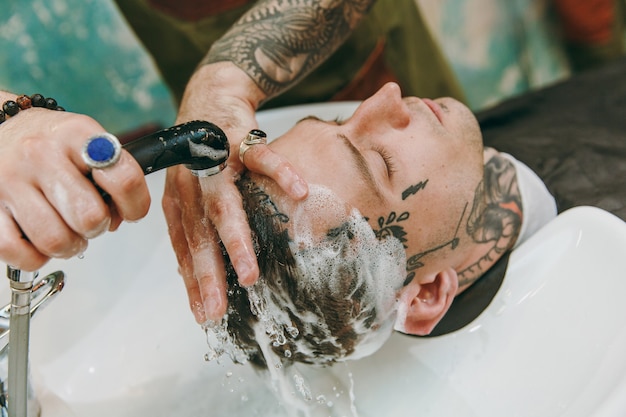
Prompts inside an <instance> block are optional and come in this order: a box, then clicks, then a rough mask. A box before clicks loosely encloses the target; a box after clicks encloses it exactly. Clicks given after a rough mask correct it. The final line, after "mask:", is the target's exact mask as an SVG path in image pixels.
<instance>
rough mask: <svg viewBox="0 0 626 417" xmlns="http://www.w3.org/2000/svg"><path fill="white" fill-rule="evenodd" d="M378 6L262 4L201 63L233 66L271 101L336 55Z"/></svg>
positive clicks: (362, 0)
mask: <svg viewBox="0 0 626 417" xmlns="http://www.w3.org/2000/svg"><path fill="white" fill-rule="evenodd" d="M374 1H375V0H330V1H329V0H262V1H259V2H258V3H257V4H256V5H255V6H254V7H253V8H252V9H250V10H249V11H248V12H247V13H246V14H244V15H243V16H242V17H241V19H239V21H238V22H236V23H235V24H234V25H233V26H232V27H231V29H230V30H229V31H228V32H227V33H226V34H225V35H224V36H223V37H222V38H221V39H219V40H218V41H217V42H215V44H213V46H212V47H211V50H210V51H209V53H208V55H207V56H206V58H205V59H204V60H203V61H202V63H201V64H202V65H206V64H210V63H213V62H220V61H231V62H232V63H234V64H235V65H237V66H238V67H239V68H241V69H242V70H243V71H244V72H245V73H247V74H248V75H249V76H250V77H251V78H252V79H253V80H254V82H255V83H256V84H257V85H258V86H259V88H261V90H262V91H263V92H264V93H265V94H266V95H267V97H268V98H269V97H272V96H274V95H276V94H279V93H280V92H282V91H284V90H286V89H287V88H289V87H290V86H292V85H293V84H295V83H296V82H297V81H298V80H300V79H301V78H303V77H304V76H305V75H306V74H308V73H309V72H310V71H312V70H313V69H314V68H315V67H317V65H319V64H320V63H321V62H323V61H324V60H325V59H326V58H327V57H328V56H329V55H331V54H332V53H333V52H334V51H335V50H336V49H337V48H338V47H339V46H340V45H341V44H342V43H343V41H344V40H345V39H346V38H347V37H348V35H349V34H350V33H351V32H352V30H353V29H354V28H355V26H356V25H357V23H358V22H359V21H360V20H361V19H362V18H363V16H364V15H365V14H367V12H368V11H369V9H370V7H371V6H372V4H373V3H374Z"/></svg>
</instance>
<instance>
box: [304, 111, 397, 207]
mask: <svg viewBox="0 0 626 417" xmlns="http://www.w3.org/2000/svg"><path fill="white" fill-rule="evenodd" d="M308 120H312V121H316V122H321V123H332V122H328V121H327V120H323V119H320V118H319V117H317V116H313V115H310V116H306V117H303V118H302V119H300V120H298V121H297V122H296V124H298V123H301V122H305V121H308ZM335 123H337V124H338V125H341V124H342V123H341V122H339V121H337V120H336V121H335ZM337 137H338V138H339V139H341V141H340V143H342V144H343V145H344V146H345V147H346V148H347V149H348V151H349V152H350V155H351V156H352V161H353V163H354V166H355V167H356V168H357V171H359V173H360V174H361V179H362V180H363V181H364V182H365V183H366V184H367V185H368V186H369V187H370V189H372V191H373V192H374V195H375V196H376V198H377V200H378V201H379V202H382V201H385V198H384V197H383V192H382V190H381V188H380V186H379V184H378V182H376V179H375V178H374V174H373V173H372V170H371V169H370V166H369V164H368V163H367V160H366V159H365V158H364V157H363V154H362V153H361V152H360V151H359V150H358V149H357V148H356V146H354V145H353V144H352V141H350V139H348V137H347V136H346V135H343V134H341V133H339V134H337Z"/></svg>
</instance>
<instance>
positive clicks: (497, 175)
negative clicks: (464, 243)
mask: <svg viewBox="0 0 626 417" xmlns="http://www.w3.org/2000/svg"><path fill="white" fill-rule="evenodd" d="M475 196H476V198H475V199H474V205H473V207H472V211H471V213H470V217H469V220H468V223H467V233H468V234H469V235H470V236H471V237H472V239H473V240H474V242H475V243H477V244H485V245H486V246H485V247H486V250H485V254H484V255H483V256H481V257H480V258H479V259H478V260H477V261H476V262H475V263H473V264H472V265H470V266H469V267H467V268H466V269H464V270H463V271H460V272H459V287H464V286H467V285H470V284H472V283H473V282H474V281H476V280H477V279H478V278H479V277H480V276H481V275H482V274H483V273H484V272H485V271H486V270H487V269H489V268H490V267H491V266H492V265H493V264H494V263H495V262H496V261H497V260H498V259H499V258H500V256H501V255H502V254H503V253H504V252H505V251H507V250H508V249H510V248H511V247H513V245H514V244H515V241H516V240H517V237H518V235H519V232H520V229H521V227H522V218H523V215H522V200H521V196H520V192H519V188H518V185H517V175H516V171H515V167H514V166H513V164H512V163H511V162H510V161H509V160H508V159H506V158H504V157H503V156H501V155H495V156H494V157H492V158H491V159H490V160H489V161H488V162H487V163H486V164H485V175H484V180H483V181H482V182H481V183H480V184H479V186H478V187H477V189H476V193H475Z"/></svg>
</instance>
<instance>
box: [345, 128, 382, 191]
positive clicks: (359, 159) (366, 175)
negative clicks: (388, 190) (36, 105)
mask: <svg viewBox="0 0 626 417" xmlns="http://www.w3.org/2000/svg"><path fill="white" fill-rule="evenodd" d="M337 137H338V138H339V139H341V143H343V144H344V145H345V146H346V147H347V148H348V150H349V151H350V155H352V160H353V162H354V165H355V166H356V168H357V170H358V171H359V173H360V174H361V178H362V179H363V181H364V182H365V183H366V184H367V185H368V186H369V187H370V188H371V189H372V190H373V191H374V195H375V196H376V198H377V199H378V201H385V198H384V197H383V192H382V190H381V189H380V186H379V185H378V183H377V182H376V179H375V178H374V174H372V170H371V169H370V167H369V164H368V163H367V161H366V160H365V158H364V157H363V154H362V153H361V152H360V151H359V150H358V149H357V148H356V147H355V146H354V145H353V144H352V142H351V141H350V139H348V137H347V136H345V135H342V134H338V135H337Z"/></svg>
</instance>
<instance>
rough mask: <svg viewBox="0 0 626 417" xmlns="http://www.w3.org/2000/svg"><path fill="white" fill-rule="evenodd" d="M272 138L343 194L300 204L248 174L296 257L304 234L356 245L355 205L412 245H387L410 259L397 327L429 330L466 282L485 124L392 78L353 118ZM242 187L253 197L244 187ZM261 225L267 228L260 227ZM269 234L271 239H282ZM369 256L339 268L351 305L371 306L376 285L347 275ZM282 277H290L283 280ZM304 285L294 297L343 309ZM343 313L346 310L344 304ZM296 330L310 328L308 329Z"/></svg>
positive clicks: (312, 179)
mask: <svg viewBox="0 0 626 417" xmlns="http://www.w3.org/2000/svg"><path fill="white" fill-rule="evenodd" d="M270 146H271V147H272V148H273V150H274V151H275V152H278V153H280V154H282V155H284V156H285V157H287V158H288V159H289V160H290V161H291V163H292V164H294V166H295V167H296V169H298V171H299V173H300V174H301V175H302V176H303V177H304V179H305V180H306V181H307V182H308V183H309V184H317V185H319V186H321V187H323V188H324V189H327V190H328V191H329V192H330V194H332V195H333V196H334V198H336V199H337V201H340V202H341V204H339V205H338V206H334V208H333V209H329V208H328V207H325V206H324V205H323V204H321V205H319V204H317V205H316V204H312V205H311V202H310V201H309V200H307V201H306V202H304V203H298V202H294V201H292V200H290V199H289V198H287V197H286V196H285V195H284V194H283V193H282V192H281V190H280V188H279V187H278V186H277V185H276V184H275V183H273V182H271V181H270V180H269V179H267V178H265V177H261V176H257V175H252V174H251V175H250V178H251V179H252V184H254V187H258V189H259V190H262V194H263V195H264V196H268V197H267V198H268V199H269V198H270V197H269V196H271V204H270V205H269V206H268V207H270V208H272V209H273V210H275V213H274V214H273V215H272V216H273V217H274V219H279V218H281V217H282V216H284V217H282V218H283V219H285V220H286V221H285V222H284V224H283V225H282V227H281V230H280V231H277V230H275V231H274V233H275V234H279V235H280V236H281V237H282V238H283V239H285V241H287V242H289V246H290V250H291V252H292V255H296V253H297V252H298V249H299V248H300V247H301V246H302V241H301V240H300V239H301V236H303V235H307V236H308V239H309V240H308V242H309V243H311V246H310V247H309V249H310V248H314V247H315V245H317V244H320V243H324V242H326V243H328V242H329V241H330V242H332V243H331V245H332V244H337V241H342V242H343V243H342V244H347V246H343V247H344V249H342V250H346V249H345V248H350V247H351V246H350V245H351V244H352V243H353V242H351V240H350V239H349V238H348V237H349V236H351V235H353V232H354V230H353V228H349V227H346V225H347V224H350V222H347V223H346V221H345V219H347V218H350V215H351V213H352V210H353V209H356V210H357V211H358V213H359V214H358V216H362V217H363V218H365V219H366V220H367V222H368V224H369V227H370V229H369V230H370V231H372V232H373V233H372V235H373V236H375V237H376V238H377V239H378V240H379V241H382V242H385V241H389V240H391V241H394V242H396V244H400V245H401V247H402V248H403V249H404V253H400V254H398V252H395V253H394V252H393V251H390V252H389V253H388V256H391V257H395V258H396V259H395V260H396V262H397V261H398V260H400V262H402V271H401V272H400V275H401V276H402V277H401V280H402V281H403V282H401V283H400V284H399V285H398V286H397V287H398V288H396V290H397V292H396V293H395V294H394V295H395V299H396V300H398V303H397V304H396V307H397V309H398V313H399V317H398V320H397V323H396V328H397V329H399V330H401V331H404V332H406V333H411V334H428V333H429V332H430V331H431V330H432V328H433V327H434V326H435V325H436V324H437V323H438V322H439V320H440V319H441V317H443V315H444V314H445V313H446V311H447V309H448V307H449V306H450V304H451V302H452V299H453V298H454V296H455V294H456V292H457V289H458V278H457V275H456V272H455V271H456V270H457V268H459V267H461V266H462V265H464V263H466V262H467V258H468V256H470V253H471V245H470V244H469V242H470V239H469V237H468V236H467V232H466V229H465V227H464V225H465V224H466V223H467V221H468V218H469V216H470V212H471V209H472V206H473V205H474V200H475V197H476V196H475V193H476V190H477V189H479V187H478V186H479V184H480V182H481V180H482V176H483V153H482V151H483V148H482V138H481V135H480V130H479V128H478V124H477V122H476V120H475V118H474V117H473V115H472V114H471V112H470V111H469V109H467V107H465V106H463V105H462V104H461V103H459V102H457V101H455V100H452V99H438V100H435V101H431V100H421V99H418V98H415V97H413V98H405V99H402V98H401V95H400V90H399V88H398V86H397V85H395V84H387V85H385V86H384V87H383V88H382V89H381V90H380V91H379V92H378V93H377V94H375V95H374V96H372V97H371V98H370V99H368V100H366V101H364V102H363V103H362V104H361V106H359V108H358V109H357V110H356V111H355V113H354V115H353V116H352V117H351V118H349V119H348V120H346V121H331V122H328V121H321V120H318V119H315V118H306V119H304V120H302V121H300V122H299V123H297V124H296V126H294V128H292V129H291V130H290V131H289V132H287V133H286V134H285V135H283V136H282V137H280V138H278V139H277V140H275V141H274V142H272V143H271V144H270ZM242 193H243V195H244V197H245V195H246V191H245V187H244V189H242ZM248 193H249V192H248ZM263 198H266V197H263ZM267 201H270V200H267ZM337 207H340V209H337ZM259 213H262V212H261V211H259V210H252V212H251V211H250V210H249V211H248V214H249V216H251V217H250V223H251V226H252V228H253V230H254V228H255V225H254V224H255V223H257V222H260V221H261V220H262V219H260V218H256V217H258V216H257V215H258V214H259ZM265 215H267V213H265ZM300 219H307V221H306V222H303V223H302V224H306V225H307V227H306V228H302V227H301V224H300V223H299V220H300ZM305 229H306V230H305ZM255 232H256V234H257V235H258V234H259V233H260V234H266V235H267V232H263V231H262V230H261V231H259V230H256V231H255ZM305 232H306V233H305ZM266 237H269V241H272V239H274V238H272V237H271V236H269V235H268V236H266ZM337 237H340V239H337ZM264 245H268V242H267V241H266V242H265V243H260V246H259V250H261V251H262V250H264V249H263V247H264ZM271 246H272V245H271V244H270V247H271ZM283 246H284V245H283ZM305 246H306V245H305ZM340 251H341V250H340ZM348 251H349V249H348ZM270 252H272V253H274V254H275V255H276V254H277V256H278V258H280V257H282V256H287V254H285V253H281V252H280V251H276V250H275V249H271V250H270ZM400 252H402V251H400ZM266 255H267V253H265V254H263V253H260V254H259V263H260V268H261V275H262V276H265V275H268V272H267V271H265V270H264V268H265V266H264V265H263V263H264V260H263V258H264V257H265V256H266ZM304 258H306V257H304ZM304 258H301V259H304ZM363 258H364V257H363V256H360V257H359V256H355V257H353V258H351V260H350V262H354V264H351V265H350V266H348V267H346V268H343V269H342V270H341V271H340V273H339V274H338V276H341V277H343V279H345V280H346V281H345V283H342V285H343V293H350V294H351V297H352V298H350V301H349V302H348V303H347V305H349V306H358V307H359V309H357V310H356V311H360V309H364V310H367V309H368V307H367V305H366V302H367V301H366V298H364V296H363V293H362V290H363V291H364V290H367V291H371V290H372V289H373V288H374V287H372V286H370V287H369V288H366V289H359V290H357V289H355V287H354V285H353V284H350V282H351V280H350V279H349V278H350V276H351V274H352V273H353V271H354V270H355V268H360V266H358V265H359V262H364V261H367V260H366V259H363ZM400 258H401V259H400ZM277 262H278V264H274V266H272V267H271V268H274V269H276V268H277V269H281V268H282V269H283V270H290V269H292V265H291V264H290V263H285V261H284V260H283V261H282V262H283V265H282V266H281V264H280V262H281V261H280V260H278V261H277ZM347 264H348V263H347V262H343V260H342V262H340V265H344V266H345V265H347ZM276 265H279V267H277V266H276ZM294 265H295V264H294ZM332 268H338V266H337V265H336V264H335V265H334V266H332ZM332 272H337V271H334V270H333V271H332ZM324 273H329V272H328V271H325V272H324ZM269 275H274V276H280V275H281V271H277V270H274V271H273V272H271V273H269ZM296 275H298V274H296ZM385 278H386V277H385V276H381V277H378V279H383V280H384V279H385ZM279 281H280V285H284V283H285V281H284V280H283V279H282V278H279ZM232 284H234V281H233V282H232ZM399 287H402V288H401V289H400V288H399ZM347 288H350V291H348V290H347ZM374 289H375V288H374ZM326 290H328V288H326ZM238 291H239V290H238ZM299 291H300V293H298V294H294V295H299V296H303V297H304V299H303V301H307V302H309V303H313V304H312V305H310V307H315V306H319V307H321V308H323V309H326V310H329V312H328V314H332V313H331V311H333V310H335V307H329V306H328V303H321V302H319V303H318V302H317V301H318V300H320V295H319V294H318V295H315V294H310V293H305V292H303V291H301V290H299ZM329 291H330V290H329ZM341 292H342V291H339V293H341ZM268 296H270V295H268ZM246 302H247V300H244V301H243V302H241V301H240V304H237V303H236V302H233V303H232V304H233V306H234V307H235V310H236V309H239V308H244V307H245V305H244V304H245V303H246ZM302 308H304V309H306V308H307V307H306V305H302ZM350 308H352V307H350ZM231 311H233V310H232V309H231ZM336 311H337V314H338V315H341V314H344V313H341V311H343V310H341V309H340V308H337V309H336ZM394 313H395V310H394ZM234 314H235V315H237V314H238V313H234ZM373 317H378V316H377V315H374V316H373ZM378 318H380V317H378ZM231 319H232V317H229V321H230V320H231ZM239 319H240V318H237V320H239ZM290 320H292V318H291V319H290ZM385 320H386V318H385ZM292 321H293V320H292ZM366 321H367V320H366ZM383 321H384V320H383ZM370 322H372V320H370ZM371 327H372V326H371V325H370V328H371ZM373 327H376V326H373ZM342 329H343V328H342ZM335 330H337V331H338V329H335ZM342 331H343V330H342ZM298 333H299V334H300V335H302V329H299V330H298ZM331 333H332V332H331ZM242 337H244V338H245V337H246V336H242ZM248 337H251V338H254V337H253V336H252V335H249V336H248ZM248 342H251V343H252V342H253V340H248ZM292 353H293V352H290V353H289V354H292ZM309 353H310V352H309ZM318 353H319V352H318ZM331 355H332V354H331ZM305 361H306V360H305Z"/></svg>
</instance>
